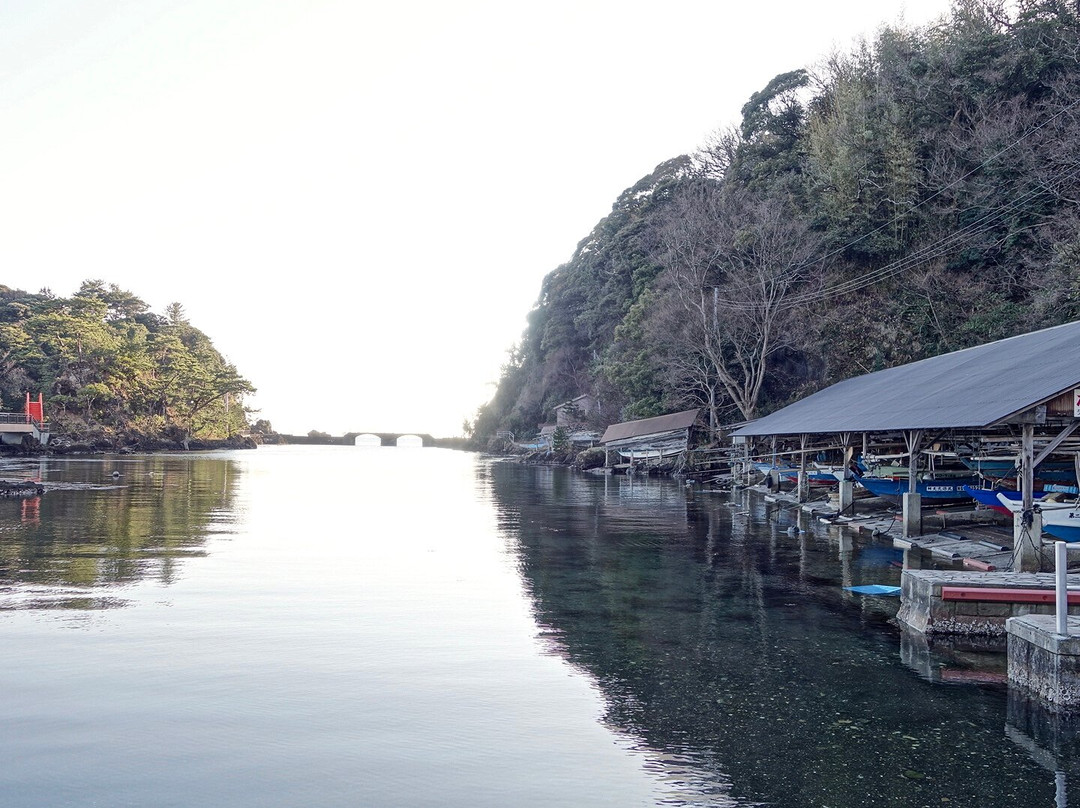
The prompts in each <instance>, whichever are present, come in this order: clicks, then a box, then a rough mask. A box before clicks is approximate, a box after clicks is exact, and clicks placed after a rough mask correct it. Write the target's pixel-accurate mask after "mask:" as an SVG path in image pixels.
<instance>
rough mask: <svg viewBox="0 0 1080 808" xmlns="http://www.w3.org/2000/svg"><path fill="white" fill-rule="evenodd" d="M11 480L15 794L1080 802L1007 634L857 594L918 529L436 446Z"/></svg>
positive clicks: (7, 693)
mask: <svg viewBox="0 0 1080 808" xmlns="http://www.w3.org/2000/svg"><path fill="white" fill-rule="evenodd" d="M114 470H118V471H120V472H121V474H122V476H120V477H117V478H113V477H112V472H113V471H114ZM0 477H3V478H6V479H28V478H34V479H41V480H42V481H43V482H44V483H45V484H46V486H47V488H48V491H47V493H46V494H45V496H44V497H42V498H40V500H39V501H37V500H35V501H30V502H20V501H14V500H0V636H2V638H3V642H4V651H5V661H4V664H3V665H2V666H0V670H2V674H0V700H2V703H3V707H4V710H3V714H4V731H3V732H2V733H0V805H3V806H8V805H12V806H88V805H100V806H129V805H130V806H210V805H214V806H217V805H221V806H440V807H441V808H466V806H468V807H470V808H471V807H472V806H583V808H588V807H590V806H654V805H681V806H748V805H761V804H768V805H775V806H784V807H787V806H791V808H796V807H801V806H818V807H820V808H825V806H830V807H831V808H843V807H845V806H863V805H878V806H1020V805H1023V806H1054V805H1058V806H1060V805H1064V804H1065V803H1064V800H1065V794H1066V792H1067V790H1068V788H1069V786H1072V788H1073V790H1075V791H1076V792H1077V794H1076V796H1075V797H1074V800H1075V801H1076V803H1077V804H1080V766H1078V765H1077V757H1078V756H1080V754H1078V753H1080V746H1078V744H1077V742H1076V735H1075V727H1073V726H1072V725H1070V724H1069V723H1067V722H1062V721H1055V720H1053V719H1051V718H1050V717H1049V716H1047V715H1046V714H1044V713H1042V712H1041V711H1039V710H1037V709H1036V708H1034V707H1032V706H1031V705H1029V704H1027V703H1026V702H1024V701H1023V700H1022V699H1019V698H1017V697H1016V696H1015V694H1012V695H1010V693H1009V692H1008V689H1007V687H1006V686H1005V685H1004V684H1003V683H1002V681H1001V679H1002V673H1003V671H1004V659H1003V657H1002V655H1001V654H1000V652H999V650H996V649H994V648H989V649H987V648H979V647H975V646H959V645H952V646H949V645H942V644H938V645H936V646H933V647H930V646H928V645H927V643H925V642H924V641H922V640H921V639H920V638H918V637H912V636H909V635H905V634H903V633H902V632H901V631H900V630H899V629H898V628H896V627H895V626H894V625H893V624H892V623H891V617H892V615H893V614H894V613H895V610H896V606H897V604H896V601H895V600H892V601H890V600H883V599H869V598H860V597H858V596H853V595H851V594H850V593H845V592H844V590H843V588H842V587H843V586H844V585H851V584H859V583H896V582H897V581H898V580H899V570H898V569H897V568H896V567H895V566H894V565H893V564H892V563H891V562H893V561H895V560H896V559H897V556H896V554H895V553H894V551H892V550H891V548H889V547H888V546H887V545H886V544H885V543H883V542H882V543H877V544H866V543H865V542H866V540H863V539H859V540H858V542H852V541H851V540H841V539H840V537H839V535H838V534H837V533H835V532H833V533H830V532H829V530H828V528H826V527H824V526H820V525H817V524H815V523H814V522H813V521H812V520H810V519H808V517H807V516H806V515H805V514H797V513H794V512H792V511H790V510H785V509H783V508H779V507H777V506H772V505H767V504H765V503H763V502H760V501H758V500H756V499H755V498H753V497H752V496H750V495H746V494H744V495H737V496H735V497H734V498H732V497H729V496H727V495H721V494H711V493H710V494H706V493H697V494H695V495H693V496H688V495H687V493H686V492H685V490H684V489H683V487H682V486H681V485H679V484H678V483H676V482H672V481H659V480H641V479H635V480H630V479H626V478H618V477H591V476H586V475H578V474H575V473H573V472H570V471H568V470H566V469H558V468H533V467H523V466H518V465H514V464H510V463H501V462H493V461H491V460H489V459H485V458H481V457H478V456H476V455H470V454H465V453H456V452H450V451H443V450H433V449H414V450H406V449H359V448H358V449H352V448H346V447H263V448H260V449H259V450H257V451H254V452H237V453H221V454H207V455H196V456H181V455H151V456H142V457H124V458H104V459H103V458H91V459H46V460H43V461H32V462H15V461H6V462H5V463H4V465H3V466H2V467H0ZM796 526H798V527H801V528H802V530H801V531H795V530H794V529H793V528H795V527H796Z"/></svg>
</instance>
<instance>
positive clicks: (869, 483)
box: [855, 474, 979, 502]
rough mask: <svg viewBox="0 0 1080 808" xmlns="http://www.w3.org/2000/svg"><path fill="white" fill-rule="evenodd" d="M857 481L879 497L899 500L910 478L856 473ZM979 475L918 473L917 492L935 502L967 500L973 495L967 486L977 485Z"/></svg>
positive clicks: (907, 489) (916, 478)
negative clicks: (937, 475) (956, 475)
mask: <svg viewBox="0 0 1080 808" xmlns="http://www.w3.org/2000/svg"><path fill="white" fill-rule="evenodd" d="M855 480H856V482H858V483H859V485H861V486H862V487H863V488H865V489H866V490H867V491H869V492H870V493H871V494H873V495H874V496H877V497H888V498H889V499H895V500H899V499H900V497H901V496H903V495H904V494H906V493H908V491H909V490H910V487H909V486H908V478H907V477H906V476H904V477H901V476H895V477H874V476H872V475H865V474H861V475H860V474H856V475H855ZM978 484H979V478H978V477H953V476H951V475H950V476H942V477H940V478H939V477H935V476H931V475H929V474H926V475H916V477H915V493H917V494H922V497H923V499H927V500H933V501H935V502H966V501H969V500H970V499H971V495H970V494H969V493H968V492H967V491H965V490H964V488H965V486H977V485H978Z"/></svg>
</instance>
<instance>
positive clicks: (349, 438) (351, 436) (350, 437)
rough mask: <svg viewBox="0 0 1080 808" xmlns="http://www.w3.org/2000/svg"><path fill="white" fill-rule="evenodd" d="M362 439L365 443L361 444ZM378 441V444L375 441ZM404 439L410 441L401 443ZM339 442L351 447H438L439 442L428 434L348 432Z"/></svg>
mask: <svg viewBox="0 0 1080 808" xmlns="http://www.w3.org/2000/svg"><path fill="white" fill-rule="evenodd" d="M361 438H362V439H363V442H361ZM376 438H377V439H378V440H379V443H378V444H376V443H375V442H374V440H373V439H376ZM402 438H408V439H409V440H408V441H402V442H399V441H400V439H402ZM336 440H337V442H340V443H344V444H346V445H351V446H376V445H380V446H406V445H409V446H414V445H415V446H438V445H439V442H438V441H437V440H436V439H435V438H433V437H431V435H429V434H427V433H426V432H346V433H345V436H344V437H343V438H340V439H336Z"/></svg>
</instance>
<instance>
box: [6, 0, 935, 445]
mask: <svg viewBox="0 0 1080 808" xmlns="http://www.w3.org/2000/svg"><path fill="white" fill-rule="evenodd" d="M948 8H949V3H948V1H947V0H907V1H906V2H893V1H892V0H879V1H878V2H874V3H867V2H865V0H836V1H835V2H825V3H817V4H809V3H805V2H794V0H774V1H773V2H770V3H746V2H721V1H720V0H712V1H711V2H710V1H709V0H666V1H665V2H664V3H660V2H649V3H645V2H638V0H573V1H572V2H564V0H548V2H546V3H543V4H528V3H520V2H517V3H515V2H506V0H503V2H488V1H487V0H442V1H441V2H436V1H435V0H399V1H398V2H393V3H391V2H379V3H376V2H369V0H352V1H351V2H344V1H341V2H334V1H333V0H270V1H269V2H267V0H5V2H4V3H3V4H2V5H0V114H2V120H3V122H4V124H3V126H2V127H0V222H2V225H0V227H2V228H3V231H2V232H3V235H2V238H0V265H2V266H3V267H4V268H5V272H4V273H3V275H0V283H2V284H5V285H7V286H10V287H13V288H18V289H25V290H27V291H38V290H39V289H42V288H49V289H51V290H52V291H53V292H54V293H55V294H57V295H61V296H67V295H70V294H73V293H74V292H75V291H77V290H78V288H79V286H80V285H81V284H82V282H83V281H84V280H87V279H100V280H103V281H105V282H106V283H114V284H116V285H118V286H120V287H121V288H123V289H126V290H128V291H130V292H132V293H134V294H135V295H137V296H139V297H140V298H142V299H143V300H145V301H146V302H147V303H148V304H149V305H150V307H151V309H152V310H153V311H155V312H157V313H159V314H161V313H163V312H164V310H165V307H166V306H167V305H168V304H170V303H172V302H179V303H181V304H182V305H183V306H184V309H185V311H186V312H187V315H188V318H189V320H190V321H191V323H192V324H193V325H195V326H196V327H197V328H199V329H201V330H202V331H204V332H205V333H206V334H207V335H208V336H209V337H210V338H211V339H212V340H213V342H214V344H215V346H216V347H217V348H218V349H219V350H220V351H221V352H222V353H223V354H224V355H225V356H226V357H227V358H228V359H229V361H231V362H233V363H234V364H235V365H236V366H237V368H238V369H239V370H240V372H241V373H242V374H243V375H244V376H245V377H246V378H248V379H249V380H250V381H251V382H252V383H253V384H254V385H255V386H256V388H258V392H257V394H256V395H255V396H253V397H252V398H251V399H249V401H248V402H247V403H248V404H249V405H250V406H252V407H253V408H256V409H257V410H258V412H257V413H256V414H255V415H253V418H265V419H267V420H269V421H270V422H271V423H272V425H273V426H274V428H275V429H277V430H278V431H279V432H285V433H292V434H306V433H307V432H308V431H309V430H313V429H317V430H320V431H324V432H329V433H331V434H343V433H345V432H365V431H386V432H391V431H399V432H427V433H430V434H433V435H436V436H440V437H449V436H453V435H459V434H461V431H462V423H463V421H464V420H465V419H471V418H472V417H474V416H475V413H476V410H477V408H478V407H479V406H480V405H481V404H483V403H484V402H486V401H488V400H489V399H490V398H491V396H492V395H493V393H494V391H495V384H496V382H497V381H498V378H499V373H500V368H501V366H502V364H503V363H504V362H505V361H506V358H507V352H508V350H509V349H510V348H511V346H512V345H513V344H514V343H515V342H516V341H517V340H518V339H519V338H520V336H521V333H522V331H523V330H524V327H525V318H526V315H527V314H528V312H529V310H530V309H531V308H532V306H533V304H534V303H535V302H536V299H537V296H538V294H539V290H540V283H541V281H542V279H543V277H544V276H545V275H546V274H547V273H548V272H551V271H552V270H554V269H556V268H557V267H558V266H559V265H560V264H562V263H565V262H566V261H568V260H569V259H570V257H571V256H572V255H573V252H574V248H575V247H576V245H577V243H578V242H579V241H580V240H581V239H582V238H584V237H585V236H587V235H588V234H589V232H590V230H592V228H593V226H594V225H595V224H596V223H597V222H598V221H599V220H600V219H602V218H603V217H604V216H605V215H606V214H607V213H608V212H610V210H611V206H612V204H613V203H614V201H615V199H616V198H617V197H618V195H619V194H620V193H621V192H622V191H623V190H624V189H625V188H628V187H630V186H631V185H633V184H634V183H635V182H636V181H637V180H638V179H640V178H641V177H643V176H645V175H647V174H648V173H650V172H651V171H652V169H653V168H654V167H655V166H657V165H658V164H660V163H661V162H664V161H665V160H668V159H670V158H672V157H675V156H678V155H680V154H687V153H690V152H693V151H694V150H696V149H698V148H700V147H701V146H702V145H703V144H704V143H705V142H706V141H707V139H708V138H709V136H710V134H712V133H713V132H715V131H716V130H717V129H720V128H723V127H726V126H730V125H732V124H736V123H738V121H739V110H740V108H741V107H742V105H743V104H744V103H745V102H746V100H747V99H748V98H749V97H750V95H751V94H752V93H753V92H755V91H757V90H759V89H761V88H762V87H764V86H765V84H766V83H767V82H768V81H769V79H771V78H772V77H773V76H775V75H776V74H778V73H782V72H786V71H788V70H792V69H795V68H799V67H811V66H813V65H814V64H815V63H818V62H820V61H821V60H822V59H823V58H824V57H825V56H827V55H828V54H829V52H830V51H833V50H835V49H839V50H847V49H849V48H850V47H851V46H852V44H853V42H854V41H855V39H856V38H857V37H859V36H860V35H865V36H872V35H873V32H874V31H875V30H876V29H877V27H878V26H879V25H881V24H882V23H894V22H896V21H898V20H905V21H906V22H907V23H909V24H913V25H921V24H924V23H927V22H930V21H932V20H933V19H935V18H937V17H938V16H940V15H942V14H945V13H946V12H947V11H948Z"/></svg>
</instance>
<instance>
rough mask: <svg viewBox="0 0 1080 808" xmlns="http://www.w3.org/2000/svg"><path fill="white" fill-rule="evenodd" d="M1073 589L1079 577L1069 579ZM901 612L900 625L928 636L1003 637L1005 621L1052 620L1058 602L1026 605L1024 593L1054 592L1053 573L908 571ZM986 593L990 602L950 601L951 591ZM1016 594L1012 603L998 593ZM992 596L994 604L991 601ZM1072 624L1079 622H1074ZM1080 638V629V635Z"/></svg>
mask: <svg viewBox="0 0 1080 808" xmlns="http://www.w3.org/2000/svg"><path fill="white" fill-rule="evenodd" d="M1068 578H1069V585H1070V586H1080V575H1070V576H1068ZM900 587H901V596H900V597H901V600H900V611H899V612H898V613H897V615H896V617H897V620H899V621H900V622H901V623H904V624H905V625H907V626H910V627H911V628H913V629H915V630H916V631H921V632H923V633H924V634H963V635H981V636H989V637H995V636H997V637H1004V636H1005V635H1006V621H1007V620H1008V619H1009V618H1010V617H1019V616H1026V615H1040V616H1046V618H1047V619H1048V620H1050V621H1051V623H1052V621H1053V615H1054V601H1053V598H1052V597H1051V598H1050V599H1049V601H1048V602H1045V603H1032V602H1025V600H1024V599H1023V597H1024V595H1025V593H1030V591H1031V590H1039V591H1042V592H1045V591H1047V590H1049V591H1051V592H1052V591H1053V589H1054V574H1053V573H1050V572H1048V573H1017V572H965V571H952V570H904V572H903V575H902V576H901V578H900ZM978 587H982V588H985V589H986V590H987V598H986V599H985V600H980V599H978V597H977V596H971V595H965V596H964V597H963V598H962V599H949V597H947V596H944V595H948V594H949V593H948V592H945V590H946V588H949V589H971V588H978ZM1001 590H1014V591H1015V592H1016V600H1015V601H1014V602H1009V601H1008V600H1007V599H1002V596H1000V595H998V594H997V593H998V592H1000V591H1001ZM991 593H993V596H992V597H993V599H991ZM1069 614H1070V615H1076V618H1075V619H1077V620H1080V605H1074V606H1070V607H1069ZM1069 619H1070V620H1073V619H1074V618H1072V617H1070V618H1069ZM1077 633H1078V634H1080V630H1078V632H1077Z"/></svg>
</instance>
